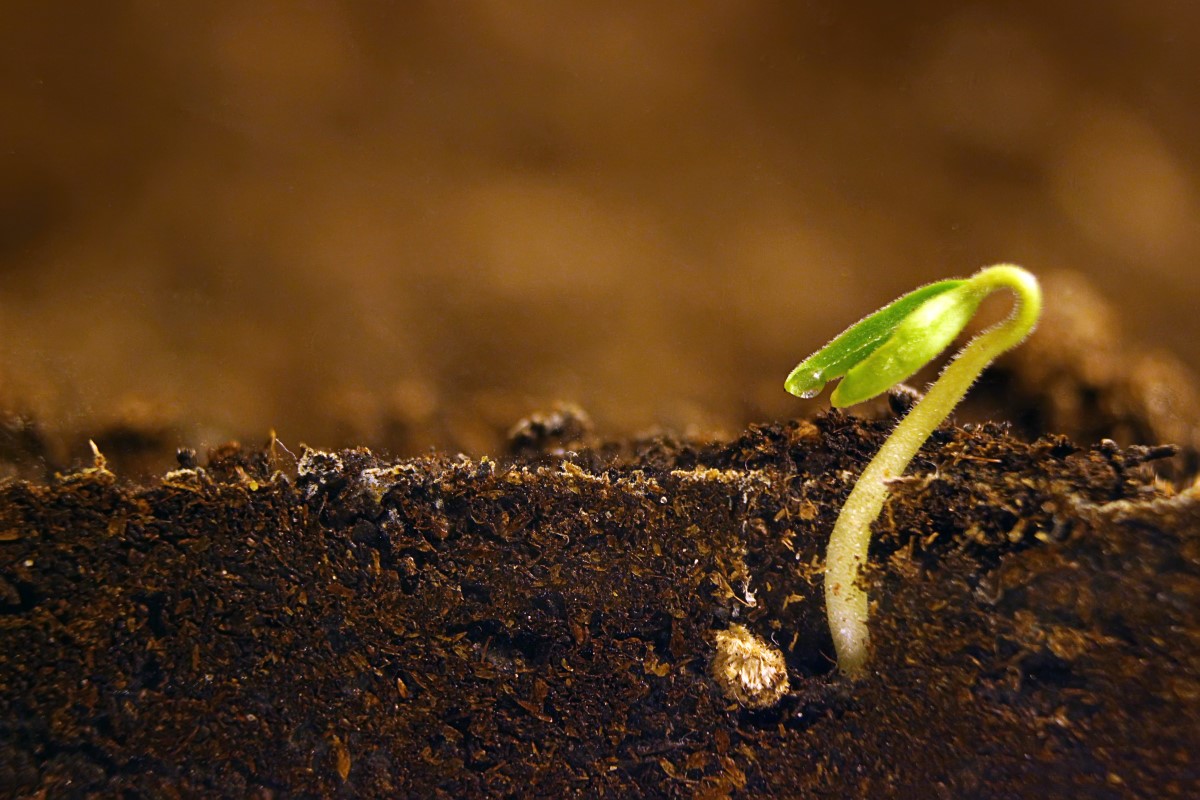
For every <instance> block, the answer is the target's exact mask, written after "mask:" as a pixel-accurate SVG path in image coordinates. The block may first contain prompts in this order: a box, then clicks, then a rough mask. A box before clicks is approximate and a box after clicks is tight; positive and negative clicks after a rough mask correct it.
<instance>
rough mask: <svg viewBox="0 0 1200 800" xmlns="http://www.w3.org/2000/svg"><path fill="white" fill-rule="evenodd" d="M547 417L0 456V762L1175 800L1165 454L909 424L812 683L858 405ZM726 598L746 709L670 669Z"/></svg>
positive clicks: (845, 792)
mask: <svg viewBox="0 0 1200 800" xmlns="http://www.w3.org/2000/svg"><path fill="white" fill-rule="evenodd" d="M569 421H570V420H568V422H569ZM551 423H553V420H550V422H549V423H547V422H546V421H545V420H543V421H542V423H540V424H527V425H525V426H523V427H522V428H521V429H520V430H519V431H518V434H519V435H517V436H516V439H515V441H516V443H517V444H519V446H520V448H521V450H522V454H521V455H515V456H512V457H509V458H505V459H501V460H498V461H494V460H490V459H487V458H482V459H479V460H474V459H468V458H466V457H457V458H451V457H446V456H430V457H427V458H419V459H412V460H405V461H399V462H389V461H386V460H381V459H378V458H376V457H375V456H373V455H372V454H371V453H370V452H368V451H366V450H355V451H342V452H338V453H321V452H314V451H307V452H305V453H304V454H303V455H302V457H301V458H300V460H299V465H298V469H296V470H294V471H293V472H292V475H293V476H294V477H285V475H284V473H283V472H280V471H278V470H277V469H276V468H277V467H279V466H281V464H282V463H283V461H284V460H286V458H287V456H286V454H284V453H283V452H282V451H281V450H278V449H275V450H273V451H268V452H249V451H240V450H238V449H236V448H232V447H231V448H226V449H223V450H221V451H218V452H215V453H213V454H211V456H210V460H209V461H208V463H207V466H205V467H204V468H202V469H200V468H196V469H193V468H191V467H190V462H189V461H188V459H187V458H186V456H185V458H184V459H183V461H184V467H185V468H184V469H182V470H181V471H178V472H175V473H172V474H171V475H168V476H167V477H166V478H165V479H163V480H162V481H161V482H158V483H156V484H155V485H152V486H149V487H145V488H141V487H137V486H134V485H126V484H125V483H123V482H122V481H120V480H118V479H116V478H115V477H114V476H113V475H112V473H110V472H108V470H107V469H105V468H104V467H103V464H98V465H97V467H95V468H93V469H91V470H87V471H83V472H80V473H76V474H72V475H69V476H65V477H62V478H60V479H59V480H57V481H54V482H52V484H51V485H39V484H35V483H28V482H9V483H8V484H7V485H5V486H4V487H3V488H2V489H0V494H2V496H0V631H2V634H0V636H2V641H3V647H2V648H0V787H3V788H2V790H0V791H2V793H3V794H4V795H5V796H16V797H71V796H98V797H114V796H124V797H172V796H184V797H199V796H203V797H210V796H233V797H244V796H254V797H283V796H286V797H306V796H308V797H317V796H321V797H324V796H334V797H352V796H354V797H529V796H538V797H564V796H568V797H569V796H575V797H604V796H607V797H629V796H648V797H659V796H667V797H710V798H713V797H725V796H732V797H762V796H774V797H794V796H824V795H831V796H838V797H866V796H870V797H943V796H944V797H1030V796H1038V797H1114V798H1115V797H1130V796H1134V797H1187V796H1195V792H1196V790H1197V786H1198V785H1200V767H1198V766H1197V762H1196V759H1195V756H1194V752H1195V749H1196V746H1197V745H1198V744H1200V738H1198V734H1197V731H1198V730H1200V638H1198V635H1197V626H1196V623H1195V619H1196V613H1197V604H1198V603H1200V497H1197V495H1196V492H1195V490H1188V491H1184V492H1180V493H1178V494H1176V493H1175V492H1174V491H1173V490H1172V489H1171V488H1170V487H1169V486H1168V485H1166V484H1162V483H1161V482H1156V481H1155V480H1154V478H1153V472H1152V468H1153V467H1154V466H1155V463H1154V462H1156V461H1157V460H1158V459H1160V458H1162V457H1164V456H1166V455H1169V454H1170V453H1171V448H1157V449H1156V448H1146V447H1132V448H1126V449H1120V448H1118V447H1116V446H1115V445H1111V444H1104V445H1100V446H1098V447H1094V448H1091V449H1080V448H1079V447H1077V446H1075V445H1073V444H1072V443H1071V442H1070V441H1068V440H1066V439H1065V438H1062V437H1048V438H1042V439H1039V440H1037V441H1034V442H1032V443H1026V442H1024V441H1021V440H1018V439H1016V438H1013V437H1011V436H1010V435H1008V434H1007V433H1006V432H1005V430H1004V429H1003V428H1001V427H998V426H984V427H980V428H971V429H962V428H950V427H947V428H944V429H942V430H940V431H939V432H938V433H937V434H936V435H935V437H934V439H933V440H932V441H931V442H930V443H929V444H928V445H927V447H926V448H925V450H924V451H923V452H922V454H921V455H919V456H918V458H917V460H916V461H915V462H914V464H913V466H912V468H911V469H910V471H909V476H908V477H906V478H905V479H904V480H903V481H902V482H901V483H900V484H899V485H897V486H896V487H895V492H894V495H893V499H892V500H891V501H890V502H889V505H888V506H887V508H886V509H885V513H884V515H883V518H882V519H881V521H880V523H879V525H878V526H877V537H876V543H875V546H874V553H873V567H872V569H871V570H870V572H869V574H868V576H867V579H868V581H869V583H870V590H871V596H872V599H873V601H874V603H875V607H874V611H873V615H874V616H873V634H874V638H875V643H876V648H877V651H876V655H875V660H874V662H873V665H872V666H873V669H872V670H871V672H870V674H869V675H868V676H867V677H866V678H864V679H863V680H861V681H860V682H857V683H850V682H848V681H846V680H845V679H844V678H841V677H839V676H838V674H837V673H835V672H834V671H833V670H832V662H831V658H830V656H831V644H830V640H829V636H828V632H827V630H826V629H825V624H824V619H823V614H824V607H823V600H822V596H821V592H820V570H821V558H822V552H823V547H824V542H825V540H826V538H827V536H828V532H829V530H830V527H831V525H832V522H833V519H834V517H835V515H836V513H837V511H838V509H839V507H840V504H841V502H842V499H843V498H844V497H845V495H846V493H847V492H848V491H849V488H850V486H851V482H852V480H853V478H854V476H855V474H856V473H857V472H858V470H859V469H861V467H862V466H863V464H864V463H865V460H866V459H867V458H868V457H869V455H870V454H871V453H872V452H873V451H874V450H875V449H876V448H877V446H878V445H879V443H880V441H881V440H882V438H883V436H884V435H886V432H887V430H888V428H889V427H890V425H891V422H890V421H888V420H879V421H868V422H864V421H861V420H859V419H857V418H855V417H850V416H846V415H842V414H839V413H832V414H828V415H824V416H821V417H819V418H818V419H816V420H815V421H812V422H809V421H795V422H789V423H786V424H779V425H765V426H755V427H752V428H750V429H749V430H748V431H746V432H745V433H743V434H742V435H741V436H740V437H738V438H737V439H735V440H733V441H728V442H703V441H688V440H680V439H674V438H669V437H660V438H656V439H652V440H646V441H639V442H634V443H629V444H623V445H603V444H599V445H596V446H594V447H591V448H584V449H580V450H578V451H573V450H565V449H563V447H564V446H576V443H575V442H573V441H572V436H573V434H572V430H574V429H573V428H572V426H571V425H570V424H568V425H565V426H564V425H558V426H557V427H556V426H555V425H554V424H551ZM575 432H576V433H578V431H575ZM280 456H282V459H281V458H280ZM732 622H739V623H742V624H744V625H746V626H747V627H749V628H750V629H751V630H752V631H754V632H756V633H758V634H760V635H762V636H764V637H766V638H768V639H770V640H773V641H774V642H776V643H777V644H778V645H779V646H780V647H781V648H782V650H783V652H784V654H785V656H786V659H787V664H788V670H789V673H790V678H791V687H792V690H791V692H790V694H788V695H787V696H786V697H785V698H784V699H783V700H782V702H780V703H779V705H777V706H775V707H774V708H771V709H768V710H765V711H749V710H747V709H745V708H742V707H740V706H739V705H738V704H737V703H735V702H730V701H728V700H726V699H725V698H724V697H723V696H722V694H721V692H720V691H719V689H718V688H717V686H716V685H715V684H714V683H713V681H712V680H711V679H710V678H709V677H708V676H707V674H706V670H707V666H708V662H709V660H710V659H711V657H712V654H713V651H714V650H713V640H714V631H717V630H722V629H724V628H726V627H727V626H728V625H729V624H730V623H732Z"/></svg>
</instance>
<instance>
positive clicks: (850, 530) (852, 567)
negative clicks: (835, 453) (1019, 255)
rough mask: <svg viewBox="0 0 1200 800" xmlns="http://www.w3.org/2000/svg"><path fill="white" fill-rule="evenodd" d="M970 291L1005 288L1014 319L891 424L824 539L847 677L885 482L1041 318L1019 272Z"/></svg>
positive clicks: (860, 659)
mask: <svg viewBox="0 0 1200 800" xmlns="http://www.w3.org/2000/svg"><path fill="white" fill-rule="evenodd" d="M968 285H969V286H971V287H972V289H973V290H975V291H977V292H978V293H979V295H980V297H981V298H982V297H983V296H984V295H988V294H991V293H992V292H994V291H997V290H999V289H1009V290H1010V291H1012V292H1013V293H1014V294H1015V295H1016V305H1015V306H1014V308H1013V311H1012V313H1011V314H1010V315H1009V316H1008V318H1007V319H1005V320H1004V321H1003V322H1000V323H998V324H996V325H993V326H992V327H990V328H988V329H987V330H986V331H984V332H983V333H981V334H980V335H979V336H977V337H975V338H974V339H972V340H971V342H970V343H968V344H967V345H966V346H965V347H964V348H963V349H962V350H960V351H959V352H958V355H956V356H955V357H954V360H953V361H951V362H950V364H949V365H948V366H947V367H946V369H945V370H944V371H943V372H942V374H941V377H940V378H938V380H937V382H935V383H934V384H933V386H931V387H930V389H929V392H928V393H927V394H926V395H925V397H924V398H922V399H921V401H920V402H918V403H917V404H916V405H915V406H914V407H913V409H912V410H911V411H910V412H909V413H908V415H907V416H905V418H904V419H903V420H902V421H901V422H900V424H899V425H897V426H896V429H895V430H894V431H893V432H892V435H891V436H889V437H888V440H887V441H886V442H884V443H883V447H881V448H880V449H879V452H878V453H877V454H876V456H875V458H873V459H872V460H871V463H870V464H868V465H867V467H866V469H864V470H863V473H862V475H861V476H860V477H859V479H858V483H856V484H855V485H854V489H853V490H851V492H850V496H849V497H848V498H847V499H846V505H845V506H843V508H842V513H841V515H840V516H839V517H838V519H837V523H836V524H835V525H834V527H833V535H832V536H831V537H830V539H829V549H828V551H827V553H826V556H825V607H826V613H827V614H828V616H829V630H830V632H831V633H832V634H833V644H834V647H835V649H836V650H837V659H838V667H839V669H841V671H842V672H843V673H845V674H846V675H849V676H855V675H859V674H861V672H862V669H863V667H864V666H865V664H866V662H867V659H868V657H869V655H870V636H869V633H868V631H867V616H868V611H867V593H866V590H865V589H864V588H863V586H862V584H861V576H860V572H861V569H862V566H863V564H865V563H866V560H867V548H868V546H869V545H870V543H871V523H872V522H874V521H875V519H876V518H877V517H878V516H879V512H880V511H881V510H882V509H883V503H884V501H885V500H886V499H887V495H888V482H889V481H891V480H893V479H895V478H898V477H900V475H902V474H903V473H904V470H905V469H907V468H908V464H909V462H910V461H912V458H913V456H915V455H916V454H917V451H918V450H920V449H921V445H922V444H924V443H925V440H926V439H928V438H929V435H930V434H931V433H933V431H934V429H935V428H936V427H937V426H938V425H939V424H940V423H941V422H942V420H944V419H946V418H947V417H948V416H949V415H950V412H951V411H953V410H954V407H955V406H956V405H958V402H959V401H960V400H962V398H963V395H965V394H966V393H967V390H968V389H970V388H971V384H972V383H974V382H975V379H976V378H978V377H979V374H980V373H981V372H983V370H984V369H985V368H986V367H987V366H988V364H990V363H992V361H993V360H995V358H996V357H997V356H999V355H1000V354H1001V353H1003V352H1005V351H1006V350H1009V349H1010V348H1012V347H1015V346H1016V345H1018V344H1020V343H1021V342H1022V341H1023V340H1024V339H1025V337H1026V336H1028V335H1029V334H1030V332H1032V331H1033V328H1034V326H1035V325H1037V320H1038V316H1039V314H1040V313H1041V308H1042V292H1041V289H1040V288H1039V287H1038V282H1037V279H1036V278H1034V277H1033V275H1031V274H1029V273H1028V272H1026V271H1025V270H1023V269H1021V268H1020V267H1016V266H1012V265H1008V264H1001V265H998V266H994V267H987V268H985V269H983V270H980V271H979V272H978V273H976V274H975V275H974V276H972V277H971V279H970V281H969V284H968Z"/></svg>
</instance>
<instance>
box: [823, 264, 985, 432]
mask: <svg viewBox="0 0 1200 800" xmlns="http://www.w3.org/2000/svg"><path fill="white" fill-rule="evenodd" d="M963 283H964V284H966V283H968V282H966V281H964V282H963ZM983 296H984V293H982V292H979V291H978V290H977V289H976V288H975V287H974V286H970V285H962V286H958V287H952V288H951V289H950V290H948V291H945V292H942V293H941V294H939V295H937V296H935V297H931V298H929V299H927V300H925V302H923V303H921V304H920V305H919V306H917V307H916V308H915V309H913V310H912V311H910V312H909V313H908V315H907V316H905V317H904V319H902V320H901V321H900V323H899V324H898V325H896V327H895V329H894V330H893V331H892V335H891V336H889V337H888V338H887V340H886V341H885V342H883V343H882V344H881V345H880V346H879V347H877V348H875V349H874V351H873V352H872V353H871V354H870V355H869V356H867V357H866V358H864V359H863V360H862V361H859V362H858V363H857V364H856V365H855V366H854V367H852V368H851V369H850V370H849V371H848V372H847V373H846V375H845V377H844V378H842V381H841V383H839V384H838V385H837V388H835V389H834V390H833V394H832V395H831V396H830V398H829V402H830V404H831V405H833V407H834V408H845V407H846V406H852V405H855V404H856V403H861V402H863V401H865V400H870V399H871V398H872V397H875V396H876V395H880V394H883V393H884V392H886V391H887V390H888V389H890V388H891V387H893V386H895V385H896V384H897V383H900V382H901V381H904V380H907V379H908V378H910V377H912V376H913V374H914V373H916V371H917V370H919V369H920V368H921V367H923V366H925V365H926V364H928V363H929V362H930V361H932V360H933V359H934V357H935V356H937V354H938V353H940V352H942V351H943V350H945V349H946V348H947V347H948V346H949V345H950V343H951V342H953V341H954V338H955V337H956V336H958V334H960V333H961V332H962V329H963V328H965V327H966V326H967V323H968V322H970V321H971V317H973V316H975V312H976V310H978V308H979V304H980V302H982V300H983Z"/></svg>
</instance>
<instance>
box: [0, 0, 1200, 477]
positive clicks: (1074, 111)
mask: <svg viewBox="0 0 1200 800" xmlns="http://www.w3.org/2000/svg"><path fill="white" fill-rule="evenodd" d="M0 119H2V122H0V407H2V408H3V409H4V410H5V411H6V412H7V413H9V414H10V415H14V416H13V417H12V418H14V419H15V418H16V417H17V416H19V417H20V418H21V419H24V420H27V421H28V420H33V421H35V423H36V427H37V431H38V436H40V437H42V439H43V440H44V441H45V442H50V443H51V445H48V446H50V447H51V449H52V450H53V446H54V445H53V443H55V442H59V443H61V444H60V445H58V446H59V447H60V449H61V448H66V449H65V450H64V451H62V452H64V453H69V454H72V455H74V456H79V455H81V454H83V453H84V452H85V449H86V444H85V443H86V439H87V437H88V436H89V435H91V434H92V433H93V432H95V431H112V430H118V431H119V430H127V431H129V432H130V436H134V437H136V436H142V437H146V436H149V437H150V438H151V439H154V440H155V441H157V442H158V443H160V444H166V445H169V446H171V447H172V448H173V447H174V446H176V445H190V446H194V447H199V448H203V447H206V446H210V445H214V444H217V443H219V442H221V441H223V440H225V439H227V438H230V437H241V438H243V439H244V440H250V441H252V442H254V443H258V442H260V441H262V440H263V439H265V438H266V436H267V432H268V431H269V430H271V429H275V430H276V431H278V433H279V436H280V438H281V440H282V441H284V442H286V443H289V444H292V445H293V446H294V445H295V444H296V443H298V442H301V441H304V442H308V443H310V444H313V445H318V446H342V445H349V444H366V445H369V446H372V447H376V448H383V449H386V450H390V451H392V452H395V453H397V454H404V453H410V452H414V451H416V450H420V449H423V448H427V447H430V446H438V447H446V448H453V449H462V450H465V451H468V452H481V451H488V450H489V449H491V448H494V447H497V446H498V442H499V441H500V439H501V437H502V436H503V434H504V431H505V430H506V429H507V428H508V427H509V426H510V425H512V424H513V423H514V422H515V421H516V420H517V419H519V418H520V417H522V416H524V415H525V414H527V413H529V412H531V411H534V410H538V409H545V408H549V407H550V406H551V405H552V404H553V403H555V402H556V401H572V402H575V403H578V404H579V405H580V406H582V407H583V408H584V409H586V410H587V411H588V412H589V413H590V414H591V416H592V417H593V418H594V420H595V422H596V426H597V429H598V430H599V431H600V432H601V433H603V434H607V435H621V434H625V433H632V432H638V431H643V430H645V429H647V428H649V427H653V426H662V427H667V428H674V429H678V430H689V429H690V430H722V429H723V430H736V429H737V428H738V427H740V426H742V425H743V424H745V423H746V422H748V421H752V420H764V419H772V418H778V417H783V416H789V415H795V414H800V413H806V409H804V408H802V407H801V404H800V401H798V400H796V399H794V398H791V397H790V396H788V395H786V394H784V393H783V391H782V389H781V382H782V379H783V377H784V375H785V374H786V373H787V371H788V370H789V369H790V368H791V367H792V366H794V364H795V363H796V362H797V361H798V360H800V358H802V357H803V356H805V355H807V354H808V353H809V352H810V351H812V350H813V349H815V348H816V347H817V346H819V345H821V344H823V343H824V342H825V341H826V340H827V339H828V338H830V337H831V336H832V335H833V334H835V333H837V332H838V331H840V330H841V329H842V328H843V327H845V325H847V324H848V323H849V322H851V321H853V320H854V319H856V318H858V317H859V316H862V315H863V314H864V313H866V312H867V311H870V310H872V309H874V308H875V307H877V306H878V305H880V304H882V303H883V302H885V301H887V300H889V299H891V298H892V297H894V296H895V295H897V294H899V293H901V292H903V291H906V290H908V289H909V288H911V287H912V286H914V285H915V284H917V283H920V282H924V281H929V280H933V279H937V278H940V277H944V276H948V275H956V274H966V273H969V272H972V271H974V270H975V269H976V268H978V267H980V266H982V265H984V264H988V263H992V262H997V261H1015V262H1018V263H1022V264H1024V265H1026V266H1028V267H1029V268H1031V269H1033V270H1035V271H1040V272H1041V271H1053V270H1061V269H1069V270H1075V271H1078V272H1080V273H1082V274H1083V275H1085V276H1086V277H1087V278H1088V279H1089V280H1090V281H1091V282H1092V284H1093V285H1094V286H1095V287H1096V288H1097V289H1098V290H1099V291H1100V292H1101V293H1102V294H1103V295H1105V296H1107V297H1108V298H1110V299H1112V300H1115V301H1117V302H1118V304H1119V308H1120V309H1121V310H1122V311H1121V314H1122V316H1123V320H1124V322H1125V323H1126V329H1127V331H1128V335H1129V336H1132V337H1137V338H1138V339H1140V340H1143V341H1145V342H1147V343H1148V344H1149V345H1151V346H1153V347H1161V348H1164V349H1166V350H1168V351H1172V352H1174V353H1176V354H1178V355H1179V356H1180V357H1181V358H1182V360H1183V361H1184V362H1185V363H1187V364H1190V365H1192V366H1193V367H1194V366H1197V365H1200V313H1198V312H1200V278H1198V277H1197V273H1198V266H1200V214H1198V209H1200V183H1198V180H1197V176H1198V175H1200V4H1196V3H1194V2H1185V1H1182V0H1180V1H1175V2H1172V1H1171V0H1158V1H1157V2H1147V3H1131V2H1116V1H1114V0H1100V1H1099V2H1097V0H1088V2H1083V0H1046V1H1045V2H1039V3H1029V2H989V3H970V2H967V3H964V2H958V1H957V0H955V1H953V2H951V1H949V0H947V1H945V2H916V3H884V2H876V3H837V2H828V1H826V0H819V1H818V2H803V3H801V2H767V1H765V0H741V1H740V2H712V1H709V2H704V1H703V0H694V1H692V2H677V3H636V4H635V3H607V2H605V3H602V2H590V1H583V0H576V1H573V2H537V3H535V2H517V1H515V0H512V1H500V2H463V3H448V2H417V1H415V0H414V1H411V2H383V0H362V1H361V2H333V0H307V1H306V0H278V2H245V1H244V0H236V1H230V2H203V3H187V2H177V3H162V2H151V1H150V0H140V1H139V0H126V1H125V2H111V3H66V2H45V1H41V2H25V0H7V2H5V3H3V5H2V6H0Z"/></svg>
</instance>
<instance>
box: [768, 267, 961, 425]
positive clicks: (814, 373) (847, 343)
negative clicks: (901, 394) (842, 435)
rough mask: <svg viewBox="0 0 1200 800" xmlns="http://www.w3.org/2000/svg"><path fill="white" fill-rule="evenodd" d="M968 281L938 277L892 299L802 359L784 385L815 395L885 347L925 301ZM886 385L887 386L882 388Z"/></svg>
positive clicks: (801, 395)
mask: <svg viewBox="0 0 1200 800" xmlns="http://www.w3.org/2000/svg"><path fill="white" fill-rule="evenodd" d="M965 283H967V281H966V280H965V279H954V280H947V281H938V282H937V283H931V284H929V285H928V286H922V287H921V288H919V289H915V290H913V291H911V292H909V293H908V294H906V295H904V296H903V297H900V298H899V299H897V300H893V301H892V302H891V303H889V304H887V305H886V306H884V307H883V308H881V309H879V310H878V311H876V312H875V313H874V314H871V315H870V316H868V317H865V318H864V319H862V320H859V321H858V322H857V323H855V324H854V325H851V326H850V327H849V328H847V329H846V330H844V331H842V333H841V334H839V335H838V336H837V338H835V339H834V340H833V341H831V342H830V343H829V344H827V345H825V346H824V347H822V348H821V349H820V350H818V351H817V352H815V353H813V354H812V355H811V356H809V357H808V358H806V359H804V361H802V362H800V364H799V365H798V366H797V367H796V368H795V369H794V370H792V372H791V374H790V375H788V376H787V380H785V381H784V382H783V388H784V389H786V390H787V391H789V392H791V393H792V394H794V395H797V396H799V397H816V396H817V395H818V394H820V393H821V390H822V389H823V388H825V384H826V383H828V382H829V381H832V380H836V379H837V378H841V377H842V376H844V375H846V374H847V373H848V372H849V371H850V370H852V369H854V368H855V367H856V366H857V365H858V364H860V363H862V362H863V361H864V359H867V358H868V357H870V356H871V354H872V353H874V352H875V351H876V350H878V349H879V348H880V347H882V346H883V344H884V343H885V342H887V341H888V340H889V339H890V338H891V336H892V334H893V333H894V332H895V330H896V328H897V326H899V325H900V324H901V323H902V322H904V320H905V319H906V318H907V317H908V316H909V315H910V314H912V313H913V311H915V310H916V309H917V308H919V307H921V305H922V304H924V303H926V302H927V301H929V300H930V299H932V298H936V297H938V296H939V295H943V294H945V293H946V292H949V291H951V290H952V289H957V288H959V287H960V286H962V285H963V284H965ZM964 324H965V323H964ZM951 338H953V337H951ZM909 374H910V375H911V374H912V373H909ZM906 377H907V376H906ZM901 380H903V378H901ZM889 385H890V384H889ZM839 388H840V387H839ZM886 389H887V387H884V389H883V391H886ZM872 396H874V395H872ZM864 399H866V398H864ZM855 402H860V401H857V400H856V401H855ZM847 405H850V404H847Z"/></svg>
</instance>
